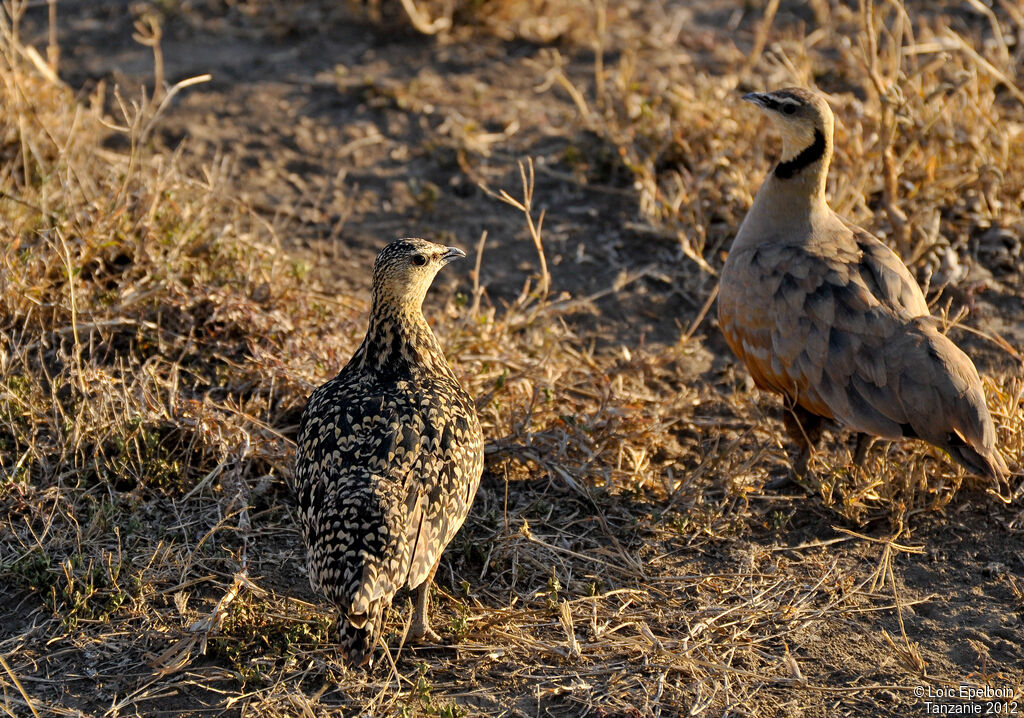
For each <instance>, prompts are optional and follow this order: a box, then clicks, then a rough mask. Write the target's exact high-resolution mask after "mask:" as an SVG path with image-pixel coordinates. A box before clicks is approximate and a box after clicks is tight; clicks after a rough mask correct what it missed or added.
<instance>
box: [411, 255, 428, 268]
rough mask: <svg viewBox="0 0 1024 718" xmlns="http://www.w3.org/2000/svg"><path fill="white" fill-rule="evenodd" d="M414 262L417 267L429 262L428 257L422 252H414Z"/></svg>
mask: <svg viewBox="0 0 1024 718" xmlns="http://www.w3.org/2000/svg"><path fill="white" fill-rule="evenodd" d="M412 263H413V264H415V265H416V266H417V267H422V266H423V265H424V264H426V263H427V258H426V257H424V256H423V255H422V254H414V255H412Z"/></svg>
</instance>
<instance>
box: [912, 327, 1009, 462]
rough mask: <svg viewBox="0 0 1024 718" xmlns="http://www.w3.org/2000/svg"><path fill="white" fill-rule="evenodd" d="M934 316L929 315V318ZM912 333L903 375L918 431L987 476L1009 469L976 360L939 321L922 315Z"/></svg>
mask: <svg viewBox="0 0 1024 718" xmlns="http://www.w3.org/2000/svg"><path fill="white" fill-rule="evenodd" d="M929 319H930V318H929ZM915 325H916V326H914V328H913V329H912V330H911V332H909V333H908V339H910V340H911V342H912V345H911V346H907V347H905V348H903V349H904V357H905V358H906V359H907V365H906V366H905V367H904V371H903V373H902V374H901V377H900V380H901V381H900V383H901V389H902V397H903V399H904V402H905V405H906V406H907V407H908V408H909V409H911V410H910V411H908V412H907V413H908V415H909V419H910V425H911V426H912V427H913V429H914V431H915V432H916V434H917V436H918V437H919V438H921V439H924V440H925V441H928V442H930V443H932V444H935V445H936V446H939V447H941V448H943V449H945V450H946V451H948V452H949V455H950V457H951V458H953V459H954V460H955V461H958V462H959V463H960V464H962V465H963V467H964V468H965V469H967V470H968V471H970V472H971V473H973V474H976V475H978V476H980V477H982V478H986V479H992V480H996V481H1001V480H1003V479H1005V478H1006V476H1007V475H1008V474H1009V470H1008V469H1007V467H1006V462H1005V461H1003V458H1002V457H1001V456H1000V455H999V449H998V447H997V446H996V430H995V425H994V423H993V421H992V415H991V414H990V413H989V410H988V406H987V405H986V403H985V390H984V389H983V387H982V384H981V379H980V378H979V376H978V371H977V369H975V368H974V363H973V362H972V361H971V360H970V358H969V357H968V356H967V355H966V354H964V353H963V352H962V351H961V350H960V349H959V348H958V347H957V346H956V345H955V344H954V343H953V342H952V341H951V340H950V339H949V338H947V337H946V336H945V335H944V334H941V333H940V332H939V331H938V330H937V329H936V327H935V326H934V322H932V321H930V320H929V321H926V320H920V321H918V322H916V323H915Z"/></svg>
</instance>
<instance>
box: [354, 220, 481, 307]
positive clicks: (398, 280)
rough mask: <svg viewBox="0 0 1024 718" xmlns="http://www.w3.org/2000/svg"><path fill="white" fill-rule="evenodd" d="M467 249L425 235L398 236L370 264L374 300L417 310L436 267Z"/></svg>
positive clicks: (461, 255) (458, 257)
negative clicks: (421, 236)
mask: <svg viewBox="0 0 1024 718" xmlns="http://www.w3.org/2000/svg"><path fill="white" fill-rule="evenodd" d="M465 256H466V253H465V252H463V251H462V250H461V249H458V248H456V247H445V246H444V245H443V244H434V243H433V242H428V241H427V240H425V239H414V238H407V239H397V240H395V241H394V242H392V243H391V244H389V245H388V246H386V247H384V249H382V250H381V251H380V254H378V255H377V261H376V262H375V263H374V265H373V297H374V303H375V304H376V303H379V302H383V303H386V304H388V305H391V306H393V307H395V308H398V309H406V310H411V311H418V310H419V309H420V308H421V307H422V306H423V298H424V297H426V296H427V290H428V289H430V284H431V283H432V282H433V281H434V276H435V275H436V274H437V273H438V271H439V270H440V269H441V268H442V267H443V266H445V265H446V264H448V263H449V262H452V261H454V260H456V259H462V258H463V257H465Z"/></svg>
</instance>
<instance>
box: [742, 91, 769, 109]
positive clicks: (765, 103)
mask: <svg viewBox="0 0 1024 718" xmlns="http://www.w3.org/2000/svg"><path fill="white" fill-rule="evenodd" d="M743 99H744V100H746V101H747V102H753V103H754V104H755V105H757V106H758V107H761V108H764V109H768V107H769V105H770V104H771V100H770V98H769V97H768V95H767V94H766V93H764V92H748V93H747V94H745V95H744V96H743Z"/></svg>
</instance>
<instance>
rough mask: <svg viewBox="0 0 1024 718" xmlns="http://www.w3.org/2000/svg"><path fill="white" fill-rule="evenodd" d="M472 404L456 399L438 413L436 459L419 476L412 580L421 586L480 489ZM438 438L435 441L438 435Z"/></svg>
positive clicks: (479, 449) (480, 466) (413, 584)
mask: <svg viewBox="0 0 1024 718" xmlns="http://www.w3.org/2000/svg"><path fill="white" fill-rule="evenodd" d="M471 412H472V409H470V408H469V405H468V404H467V405H466V406H462V405H453V406H451V407H450V412H449V413H447V415H445V416H443V417H441V416H435V417H434V425H435V427H436V429H437V430H436V432H434V434H433V435H432V437H431V439H432V441H431V444H430V446H431V449H432V450H431V457H432V459H433V460H432V461H430V462H429V463H428V462H425V465H424V473H423V474H422V475H421V477H420V481H419V486H420V495H421V497H422V499H421V503H420V505H421V507H422V509H421V511H422V518H421V520H420V521H419V523H418V526H417V527H416V529H415V535H414V536H412V535H411V536H410V546H411V561H410V565H409V578H408V585H409V587H410V588H415V587H417V586H419V585H420V584H421V583H423V581H425V580H426V579H427V578H428V577H429V576H430V571H431V569H433V567H434V565H435V564H436V563H437V560H438V558H439V557H440V556H441V553H442V552H443V551H444V549H445V547H446V546H447V545H448V543H449V542H450V541H451V540H452V538H454V536H455V533H456V532H457V531H458V530H459V528H460V527H461V526H462V524H463V522H464V521H465V520H466V516H467V514H468V513H469V509H470V506H471V505H472V503H473V497H474V496H475V495H476V489H477V486H478V485H479V483H480V474H481V472H482V470H483V441H482V438H481V434H480V429H479V425H478V424H477V422H476V417H475V416H474V415H473V414H472V413H471ZM435 440H436V443H434V441H435ZM412 528H413V526H412V524H410V529H412Z"/></svg>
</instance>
